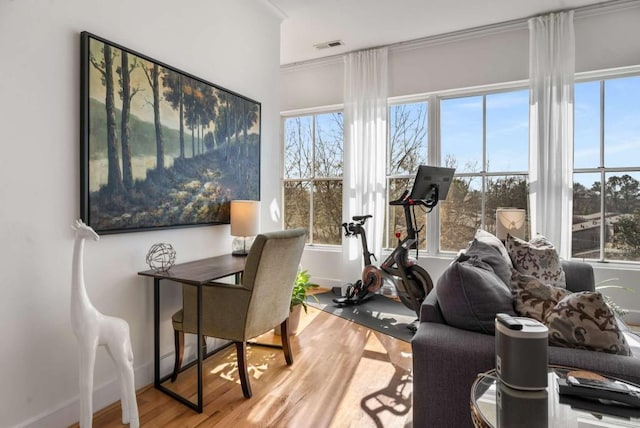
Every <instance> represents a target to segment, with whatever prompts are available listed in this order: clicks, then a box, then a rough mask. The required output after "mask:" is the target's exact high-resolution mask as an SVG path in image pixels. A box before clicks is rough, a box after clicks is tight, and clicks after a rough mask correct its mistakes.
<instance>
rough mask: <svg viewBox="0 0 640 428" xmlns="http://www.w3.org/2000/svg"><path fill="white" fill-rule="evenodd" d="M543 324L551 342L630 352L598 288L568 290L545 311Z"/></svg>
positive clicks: (552, 343)
mask: <svg viewBox="0 0 640 428" xmlns="http://www.w3.org/2000/svg"><path fill="white" fill-rule="evenodd" d="M545 324H546V325H547V327H548V328H549V344H551V345H555V346H563V347H566V348H580V349H587V350H590V351H602V352H608V353H611V354H620V355H631V350H630V348H629V345H628V344H627V342H626V340H625V338H624V335H623V334H622V332H621V331H620V328H619V327H618V324H617V322H616V318H615V315H614V313H613V311H612V310H611V308H609V306H608V305H607V304H606V302H605V301H604V299H603V298H602V294H600V293H599V292H594V291H583V292H580V293H572V294H569V295H568V296H566V297H564V298H563V299H562V300H560V301H559V302H558V304H557V305H556V306H555V307H554V308H553V309H552V310H551V311H550V312H549V314H548V315H547V317H546V322H545Z"/></svg>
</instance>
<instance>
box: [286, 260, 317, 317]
mask: <svg viewBox="0 0 640 428" xmlns="http://www.w3.org/2000/svg"><path fill="white" fill-rule="evenodd" d="M310 278H311V275H309V272H307V271H306V270H302V271H299V272H298V275H297V276H296V279H295V281H294V283H293V291H292V292H291V306H290V309H293V307H294V306H296V305H302V308H303V309H304V312H305V313H306V312H307V298H308V296H307V292H308V291H309V290H310V289H312V288H317V287H318V284H313V283H311V282H309V279H310ZM310 296H311V297H313V298H314V299H315V300H316V302H319V300H318V298H317V297H316V296H314V295H313V294H311V295H310Z"/></svg>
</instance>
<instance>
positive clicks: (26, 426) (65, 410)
mask: <svg viewBox="0 0 640 428" xmlns="http://www.w3.org/2000/svg"><path fill="white" fill-rule="evenodd" d="M171 356H172V357H173V354H171ZM152 373H153V362H150V363H146V364H143V365H142V366H140V367H138V368H135V369H134V376H135V380H136V390H141V389H145V388H147V387H149V385H150V384H152V383H153V375H152ZM118 401H120V387H119V385H118V379H117V378H115V379H113V380H112V381H109V382H105V383H103V384H101V385H100V386H98V387H97V388H94V390H93V408H94V414H95V412H100V411H101V410H103V409H105V408H107V407H109V406H111V405H113V404H115V403H116V402H118ZM79 419H80V395H79V394H78V395H76V396H75V397H74V398H72V399H70V400H67V401H65V402H63V403H62V404H60V405H58V406H56V407H54V408H53V409H51V410H47V411H45V412H42V413H40V414H39V415H36V416H34V417H32V418H30V419H27V420H26V421H24V422H21V423H20V424H18V425H16V426H15V427H14V428H48V427H68V426H70V425H73V424H75V423H78V421H79Z"/></svg>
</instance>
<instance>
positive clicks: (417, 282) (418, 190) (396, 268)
mask: <svg viewBox="0 0 640 428" xmlns="http://www.w3.org/2000/svg"><path fill="white" fill-rule="evenodd" d="M453 172H454V170H453V169H452V168H439V167H429V166H425V165H421V166H420V168H419V169H418V174H417V175H416V179H415V180H414V185H413V189H412V191H411V193H409V190H405V191H404V193H403V194H402V196H400V198H398V199H397V200H395V201H391V202H389V205H392V206H402V207H403V210H404V217H405V222H406V225H407V235H406V236H405V237H404V239H400V237H401V233H400V232H396V233H395V235H396V238H397V239H398V243H397V246H396V248H395V249H394V250H393V251H392V252H391V254H390V255H389V256H388V257H387V258H386V259H385V260H384V262H382V263H381V264H380V266H379V267H378V266H375V265H374V264H373V263H372V259H374V260H377V259H376V257H375V255H374V254H373V253H371V252H370V251H369V247H368V245H367V237H366V231H365V228H364V226H365V224H366V222H367V220H368V219H370V218H372V216H371V215H362V216H354V217H352V220H353V221H352V222H350V223H343V224H342V227H343V228H344V233H345V236H347V237H358V236H359V237H360V239H361V243H362V254H363V257H364V269H363V270H362V278H361V279H359V280H358V281H356V282H355V283H354V284H349V285H348V286H347V290H346V293H345V296H344V297H341V298H335V299H333V302H334V303H336V304H338V305H355V304H359V303H362V302H364V301H366V300H367V299H369V298H370V297H372V296H373V295H374V294H375V293H376V292H377V291H378V290H379V289H380V288H381V287H382V286H383V285H384V283H385V282H387V283H390V284H392V285H393V286H394V287H395V289H396V291H397V294H398V298H399V299H400V301H401V302H402V303H403V304H404V305H405V306H406V307H407V308H409V309H411V310H413V311H414V312H415V313H416V315H417V316H418V317H419V316H420V306H421V305H422V302H423V301H424V299H425V297H426V296H427V295H428V294H429V292H430V291H431V290H432V289H433V281H432V280H431V276H430V275H429V273H428V272H427V271H426V270H425V269H423V268H422V267H420V266H419V265H418V264H417V263H416V261H415V260H414V259H412V258H410V257H409V250H412V249H415V250H416V258H417V253H418V241H419V233H420V232H421V230H422V227H420V228H418V226H417V220H416V215H415V207H425V208H426V212H427V213H428V212H431V210H433V208H434V207H435V206H436V205H437V203H438V200H439V199H440V193H441V189H442V195H443V197H442V199H444V198H445V197H446V193H447V192H448V189H449V183H450V182H451V178H452V177H453ZM416 195H417V196H420V197H419V198H416V197H415V196H416Z"/></svg>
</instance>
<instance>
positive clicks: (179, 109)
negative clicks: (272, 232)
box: [81, 32, 261, 233]
mask: <svg viewBox="0 0 640 428" xmlns="http://www.w3.org/2000/svg"><path fill="white" fill-rule="evenodd" d="M81 37H82V52H81V53H82V55H81V57H82V58H81V59H82V83H83V84H82V87H81V92H82V99H83V103H82V105H83V112H82V130H83V132H82V134H83V139H82V144H81V154H82V156H81V157H82V159H83V164H82V166H81V174H82V177H81V194H82V198H81V216H82V218H83V220H84V221H85V222H86V223H87V224H89V225H90V226H92V227H93V228H94V229H95V230H96V231H97V232H98V233H119V232H128V231H136V230H145V229H154V228H167V227H177V226H193V225H204V224H218V223H228V222H229V201H230V200H231V199H249V200H259V197H260V193H259V192H260V189H259V182H260V181H259V180H260V120H261V106H260V103H258V102H256V101H253V100H250V99H248V98H245V97H243V96H241V95H237V94H236V93H233V92H230V91H228V90H226V89H224V88H221V87H219V86H216V85H214V84H212V83H209V82H206V81H204V80H202V79H199V78H196V77H194V76H191V75H189V74H187V73H185V72H182V71H180V70H177V69H175V68H173V67H171V66H168V65H166V64H163V63H160V62H158V61H156V60H153V59H151V58H148V57H146V56H144V55H142V54H139V53H136V52H133V51H131V50H128V49H126V48H124V47H122V46H119V45H116V44H114V43H112V42H109V41H107V40H104V39H102V38H100V37H97V36H95V35H92V34H89V33H86V32H83V33H82V36H81ZM116 94H117V95H118V96H119V97H116ZM220 118H222V119H220ZM187 133H190V134H191V144H189V143H188V142H187V139H188V136H187V135H185V134H187Z"/></svg>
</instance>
